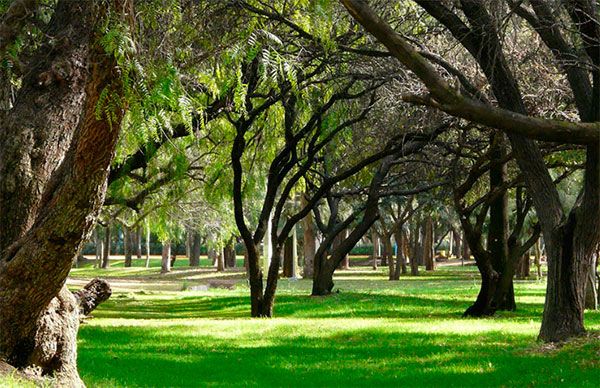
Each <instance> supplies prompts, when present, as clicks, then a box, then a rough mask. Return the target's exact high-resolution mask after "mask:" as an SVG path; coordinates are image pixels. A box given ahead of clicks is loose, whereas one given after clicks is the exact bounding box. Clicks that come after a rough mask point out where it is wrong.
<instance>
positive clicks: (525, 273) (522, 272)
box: [516, 251, 531, 279]
mask: <svg viewBox="0 0 600 388" xmlns="http://www.w3.org/2000/svg"><path fill="white" fill-rule="evenodd" d="M516 275H517V278H519V279H527V278H528V277H529V275H531V271H530V257H529V251H528V252H525V253H524V254H523V255H522V256H521V257H519V259H518V264H517V271H516Z"/></svg>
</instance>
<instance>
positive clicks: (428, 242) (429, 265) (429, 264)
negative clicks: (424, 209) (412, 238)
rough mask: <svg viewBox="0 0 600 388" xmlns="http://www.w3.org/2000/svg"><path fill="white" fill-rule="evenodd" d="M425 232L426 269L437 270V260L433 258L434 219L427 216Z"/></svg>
mask: <svg viewBox="0 0 600 388" xmlns="http://www.w3.org/2000/svg"><path fill="white" fill-rule="evenodd" d="M424 227H425V232H424V234H423V261H424V262H425V270H426V271H433V270H435V260H433V219H432V218H431V216H427V218H426V219H425V225H424Z"/></svg>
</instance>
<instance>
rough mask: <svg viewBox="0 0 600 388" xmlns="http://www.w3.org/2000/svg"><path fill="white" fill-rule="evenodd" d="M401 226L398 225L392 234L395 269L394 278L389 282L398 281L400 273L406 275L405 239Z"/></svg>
mask: <svg viewBox="0 0 600 388" xmlns="http://www.w3.org/2000/svg"><path fill="white" fill-rule="evenodd" d="M403 228H404V227H403V226H402V225H400V226H398V228H397V229H396V231H395V232H394V240H396V247H397V248H396V249H397V251H396V268H395V271H394V278H393V279H391V280H400V273H402V274H403V275H406V273H407V268H406V239H405V235H404V231H403Z"/></svg>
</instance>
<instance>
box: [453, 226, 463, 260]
mask: <svg viewBox="0 0 600 388" xmlns="http://www.w3.org/2000/svg"><path fill="white" fill-rule="evenodd" d="M452 239H453V240H454V250H453V251H452V256H454V257H456V258H457V259H458V258H459V257H460V256H461V252H462V249H461V248H462V247H461V244H462V241H461V239H460V234H459V233H458V232H457V231H456V230H454V228H452Z"/></svg>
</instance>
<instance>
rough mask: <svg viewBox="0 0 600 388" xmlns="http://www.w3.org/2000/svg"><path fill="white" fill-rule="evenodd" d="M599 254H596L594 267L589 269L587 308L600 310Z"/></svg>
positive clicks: (586, 290)
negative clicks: (599, 295) (599, 302)
mask: <svg viewBox="0 0 600 388" xmlns="http://www.w3.org/2000/svg"><path fill="white" fill-rule="evenodd" d="M597 260H598V255H597V254H596V255H594V258H593V260H592V268H591V270H590V271H589V274H588V277H587V282H586V289H585V308H586V309H588V310H598V267H597Z"/></svg>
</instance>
